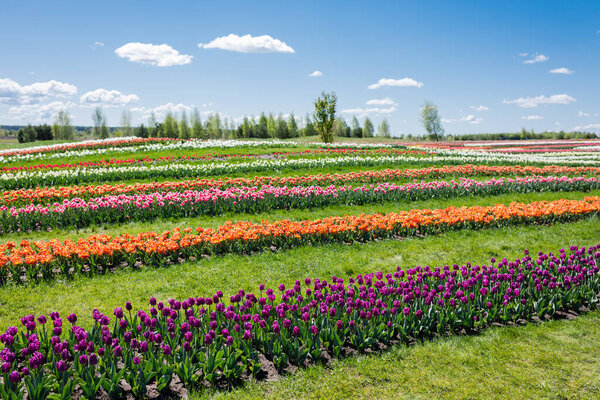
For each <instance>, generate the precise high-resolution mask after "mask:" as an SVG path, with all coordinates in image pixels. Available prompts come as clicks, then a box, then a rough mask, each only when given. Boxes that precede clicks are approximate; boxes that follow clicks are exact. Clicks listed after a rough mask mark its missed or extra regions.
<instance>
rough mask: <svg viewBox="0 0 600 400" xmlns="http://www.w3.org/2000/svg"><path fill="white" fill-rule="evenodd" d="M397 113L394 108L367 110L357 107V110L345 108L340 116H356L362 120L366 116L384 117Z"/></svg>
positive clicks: (371, 108)
mask: <svg viewBox="0 0 600 400" xmlns="http://www.w3.org/2000/svg"><path fill="white" fill-rule="evenodd" d="M396 111H398V109H397V108H396V107H394V106H392V107H387V108H381V107H368V108H361V107H357V108H346V109H344V110H342V114H354V115H356V116H357V117H358V118H363V117H366V116H367V115H373V114H375V115H384V114H391V113H393V112H396Z"/></svg>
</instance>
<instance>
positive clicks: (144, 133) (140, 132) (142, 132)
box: [135, 124, 150, 138]
mask: <svg viewBox="0 0 600 400" xmlns="http://www.w3.org/2000/svg"><path fill="white" fill-rule="evenodd" d="M149 135H150V132H149V130H148V128H146V127H145V126H144V124H140V126H139V127H138V128H137V129H136V132H135V136H137V137H141V138H147V137H149Z"/></svg>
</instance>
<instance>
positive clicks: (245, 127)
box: [242, 116, 254, 138]
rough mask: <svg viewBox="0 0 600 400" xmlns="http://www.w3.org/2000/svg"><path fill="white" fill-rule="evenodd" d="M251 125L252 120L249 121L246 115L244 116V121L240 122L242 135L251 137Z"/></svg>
mask: <svg viewBox="0 0 600 400" xmlns="http://www.w3.org/2000/svg"><path fill="white" fill-rule="evenodd" d="M252 125H254V121H250V120H249V119H248V117H246V116H244V122H242V137H244V138H250V137H252V134H253V132H252Z"/></svg>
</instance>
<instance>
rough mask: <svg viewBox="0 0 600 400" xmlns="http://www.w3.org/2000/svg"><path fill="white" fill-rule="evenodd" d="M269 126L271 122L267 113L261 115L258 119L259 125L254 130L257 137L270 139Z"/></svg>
mask: <svg viewBox="0 0 600 400" xmlns="http://www.w3.org/2000/svg"><path fill="white" fill-rule="evenodd" d="M268 125H269V121H268V120H267V117H266V116H265V113H261V114H260V118H259V119H258V125H257V126H256V128H255V129H254V131H255V132H256V137H258V138H261V139H263V138H268V137H269V127H268Z"/></svg>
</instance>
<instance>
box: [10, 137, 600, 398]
mask: <svg viewBox="0 0 600 400" xmlns="http://www.w3.org/2000/svg"><path fill="white" fill-rule="evenodd" d="M507 142H508V141H507ZM507 142H465V143H462V142H442V143H431V142H426V143H402V142H400V141H397V140H385V141H382V142H381V143H377V142H368V143H367V142H362V141H361V140H360V139H357V142H356V143H351V142H342V143H334V144H328V145H323V144H319V143H308V142H294V141H288V140H255V141H250V140H197V139H190V140H180V139H163V138H149V139H141V138H115V139H107V140H95V141H86V142H74V143H67V144H64V143H63V144H56V145H49V146H32V147H21V148H14V149H12V148H5V149H3V150H0V368H1V370H0V398H1V399H10V400H16V399H34V400H37V399H46V398H50V399H71V398H77V399H97V398H98V399H122V398H127V399H137V398H173V399H177V398H189V399H204V398H251V399H254V398H293V399H296V398H347V397H349V396H353V397H356V398H390V399H392V398H393V399H395V398H433V399H438V398H439V399H463V398H569V399H570V398H581V399H597V398H600V386H599V384H598V382H600V353H599V352H598V349H599V348H600V311H599V310H598V307H599V304H600V152H599V151H598V150H599V149H600V141H598V140H554V141H550V140H546V141H544V140H538V141H533V140H532V141H510V143H507Z"/></svg>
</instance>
